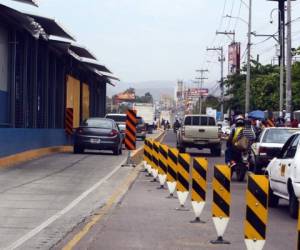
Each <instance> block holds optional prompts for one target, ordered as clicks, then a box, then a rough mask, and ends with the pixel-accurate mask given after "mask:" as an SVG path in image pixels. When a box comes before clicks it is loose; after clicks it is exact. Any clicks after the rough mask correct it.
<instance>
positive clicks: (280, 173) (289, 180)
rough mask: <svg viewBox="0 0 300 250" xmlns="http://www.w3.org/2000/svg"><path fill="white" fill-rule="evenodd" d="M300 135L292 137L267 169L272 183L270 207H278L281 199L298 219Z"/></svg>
mask: <svg viewBox="0 0 300 250" xmlns="http://www.w3.org/2000/svg"><path fill="white" fill-rule="evenodd" d="M299 145H300V133H296V134H294V135H292V136H291V137H290V138H289V139H288V141H287V142H286V143H285V144H284V146H283V148H282V150H281V152H280V153H279V154H278V155H277V157H276V158H274V159H273V160H272V161H271V162H270V164H269V165H268V167H267V174H268V176H269V182H270V192H269V206H270V207H276V206H277V205H278V202H279V199H280V198H282V199H285V200H288V201H289V213H290V216H291V217H292V218H297V217H298V208H299V201H298V200H299V198H300V146H299Z"/></svg>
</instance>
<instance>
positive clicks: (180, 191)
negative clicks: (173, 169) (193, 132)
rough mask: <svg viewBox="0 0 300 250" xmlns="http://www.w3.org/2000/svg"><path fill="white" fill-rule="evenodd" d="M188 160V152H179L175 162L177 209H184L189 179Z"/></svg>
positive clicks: (189, 158)
mask: <svg viewBox="0 0 300 250" xmlns="http://www.w3.org/2000/svg"><path fill="white" fill-rule="evenodd" d="M190 160H191V157H190V155H189V154H179V155H178V164H177V185H176V187H177V196H178V200H179V203H180V208H178V210H180V209H181V210H184V205H185V202H186V200H187V197H188V195H189V181H190Z"/></svg>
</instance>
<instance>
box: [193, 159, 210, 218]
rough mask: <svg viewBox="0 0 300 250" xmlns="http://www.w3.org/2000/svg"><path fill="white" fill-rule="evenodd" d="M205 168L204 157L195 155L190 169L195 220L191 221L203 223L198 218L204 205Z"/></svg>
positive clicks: (206, 165)
mask: <svg viewBox="0 0 300 250" xmlns="http://www.w3.org/2000/svg"><path fill="white" fill-rule="evenodd" d="M207 169H208V161H207V160H206V159H204V158H200V157H197V158H195V159H194V160H193V169H192V193H191V198H192V207H193V210H194V213H195V220H193V221H191V223H205V221H202V220H201V219H200V216H201V214H202V211H203V209H204V206H205V200H206V189H207V181H206V176H207Z"/></svg>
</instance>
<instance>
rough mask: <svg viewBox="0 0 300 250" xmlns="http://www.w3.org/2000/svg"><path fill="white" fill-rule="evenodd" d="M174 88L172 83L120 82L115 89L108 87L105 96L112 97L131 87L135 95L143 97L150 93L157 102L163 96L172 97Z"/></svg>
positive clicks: (174, 84)
mask: <svg viewBox="0 0 300 250" xmlns="http://www.w3.org/2000/svg"><path fill="white" fill-rule="evenodd" d="M175 86H176V82H172V81H145V82H137V83H124V82H120V83H118V84H117V86H116V87H112V86H109V87H108V91H107V92H108V93H107V94H108V96H112V95H115V94H117V93H120V92H122V91H124V90H126V89H128V88H129V87H132V88H134V89H135V90H136V94H137V95H144V94H145V93H146V92H150V93H151V95H152V96H153V98H154V99H155V100H158V99H159V97H160V96H161V95H163V94H168V95H171V96H174V91H175Z"/></svg>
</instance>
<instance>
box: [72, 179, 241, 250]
mask: <svg viewBox="0 0 300 250" xmlns="http://www.w3.org/2000/svg"><path fill="white" fill-rule="evenodd" d="M150 180H151V178H149V177H145V174H144V173H141V174H140V175H139V178H138V179H137V180H136V182H135V183H134V185H133V186H132V188H131V190H130V191H129V192H128V193H127V195H126V196H125V197H124V199H123V200H122V201H121V202H120V203H119V204H118V206H117V207H116V208H115V209H114V210H113V211H112V212H111V214H109V215H108V216H107V217H106V218H105V220H103V221H102V222H101V223H99V224H97V225H96V226H95V227H94V228H93V229H92V231H91V232H90V233H89V234H88V235H87V236H86V237H85V238H84V239H83V240H82V241H81V242H80V243H79V245H77V246H76V248H75V249H95V250H96V249H124V250H127V249H128V250H129V249H130V250H132V249H149V250H150V249H151V250H152V249H236V250H240V249H245V245H244V241H243V222H242V216H243V215H241V214H238V215H237V216H238V218H235V220H236V219H238V220H241V223H238V224H240V227H239V228H237V227H232V225H230V224H229V225H230V226H229V227H232V228H231V229H230V228H228V230H227V232H228V233H227V234H225V239H227V240H230V241H231V242H232V244H231V245H222V246H215V245H211V244H210V243H209V241H210V240H214V239H216V232H215V229H214V226H213V223H212V220H211V217H210V216H211V214H210V206H209V205H208V206H206V208H205V211H204V213H203V217H202V219H203V220H205V221H207V223H206V224H192V223H190V221H191V220H193V219H194V214H193V211H192V210H191V206H190V202H189V201H187V208H189V211H177V210H176V208H177V207H178V206H179V203H178V200H177V199H175V198H173V199H169V198H167V197H168V191H167V189H166V190H160V189H157V187H158V186H159V185H158V183H153V182H150ZM243 191H244V190H243V189H241V190H240V192H243ZM208 199H209V200H210V199H211V194H210V193H209V197H208ZM233 209H234V208H233ZM235 224H236V223H235ZM229 236H230V237H229ZM236 239H238V240H236Z"/></svg>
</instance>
